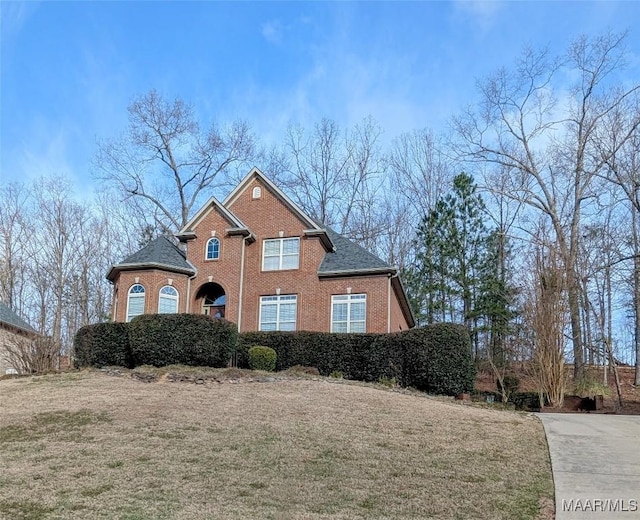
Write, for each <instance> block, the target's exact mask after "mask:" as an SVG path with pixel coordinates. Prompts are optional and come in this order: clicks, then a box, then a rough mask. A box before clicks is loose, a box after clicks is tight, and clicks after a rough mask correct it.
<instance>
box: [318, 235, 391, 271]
mask: <svg viewBox="0 0 640 520" xmlns="http://www.w3.org/2000/svg"><path fill="white" fill-rule="evenodd" d="M326 231H327V235H329V238H330V239H331V241H332V242H333V245H334V246H335V248H336V250H335V252H333V253H326V254H325V256H324V259H323V260H322V263H321V264H320V268H319V269H318V274H321V275H322V274H325V275H326V274H332V273H336V274H338V273H341V272H345V273H351V272H358V271H362V272H366V271H382V272H384V271H387V272H389V273H395V269H394V268H393V267H391V266H390V265H389V264H388V263H386V262H384V261H383V260H381V259H380V258H378V257H377V256H376V255H374V254H372V253H370V252H369V251H367V250H366V249H364V248H362V247H360V246H359V245H358V244H356V243H355V242H352V241H351V240H349V239H348V238H345V237H343V236H342V235H340V234H339V233H336V232H335V231H333V230H332V229H330V228H326Z"/></svg>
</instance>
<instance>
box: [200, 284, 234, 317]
mask: <svg viewBox="0 0 640 520" xmlns="http://www.w3.org/2000/svg"><path fill="white" fill-rule="evenodd" d="M196 302H197V303H198V304H199V306H200V311H201V312H202V314H206V315H208V316H212V317H214V318H224V315H225V307H226V305H227V295H226V293H225V292H224V289H223V288H222V286H221V285H220V284H218V283H215V282H208V283H205V284H203V285H202V286H201V287H200V289H198V292H197V293H196Z"/></svg>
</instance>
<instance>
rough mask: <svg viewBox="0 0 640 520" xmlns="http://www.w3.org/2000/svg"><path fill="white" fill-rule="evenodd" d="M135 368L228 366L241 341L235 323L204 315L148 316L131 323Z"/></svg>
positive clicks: (130, 335)
mask: <svg viewBox="0 0 640 520" xmlns="http://www.w3.org/2000/svg"><path fill="white" fill-rule="evenodd" d="M129 326H130V328H129V341H130V344H131V354H132V357H133V363H134V365H135V366H139V365H153V366H157V367H160V366H166V365H190V366H209V367H218V368H222V367H226V366H227V365H228V363H229V360H230V359H231V355H232V354H233V350H234V347H235V344H236V341H237V329H236V326H235V324H234V323H231V322H228V321H226V320H221V319H212V318H210V317H209V316H205V315H202V314H144V315H141V316H138V317H136V318H134V319H133V320H132V321H131V323H130V324H129Z"/></svg>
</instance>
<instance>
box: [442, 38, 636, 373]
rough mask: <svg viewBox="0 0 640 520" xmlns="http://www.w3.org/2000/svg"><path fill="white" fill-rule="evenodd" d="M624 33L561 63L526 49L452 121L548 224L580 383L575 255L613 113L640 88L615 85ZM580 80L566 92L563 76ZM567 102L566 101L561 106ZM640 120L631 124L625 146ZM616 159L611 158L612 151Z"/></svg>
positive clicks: (578, 45)
mask: <svg viewBox="0 0 640 520" xmlns="http://www.w3.org/2000/svg"><path fill="white" fill-rule="evenodd" d="M624 40H625V35H624V34H622V35H620V34H613V33H608V34H605V35H603V36H599V37H596V38H593V39H588V38H586V37H582V38H579V39H577V40H576V41H575V42H574V43H573V44H572V45H571V46H570V47H569V49H568V51H567V53H566V55H565V56H564V57H563V58H562V59H551V58H550V57H549V55H548V53H547V52H546V51H539V52H536V51H533V50H526V51H525V52H524V53H523V56H522V58H521V59H520V60H519V61H518V62H517V63H516V66H515V67H514V69H513V70H511V71H507V70H501V71H499V72H498V73H497V74H495V75H494V76H492V77H490V78H489V79H488V80H486V81H484V82H482V83H481V84H480V92H481V101H480V107H479V109H478V110H477V111H474V110H472V109H470V110H468V111H467V113H466V114H465V115H463V116H461V117H458V118H456V119H455V120H454V126H455V129H456V130H457V133H458V135H459V137H460V138H461V139H460V141H459V143H458V146H459V151H460V152H461V153H462V155H463V156H464V157H466V158H468V159H470V160H473V161H480V162H485V163H486V162H488V163H493V164H497V165H499V166H500V167H504V168H508V169H510V170H511V171H512V172H514V175H513V178H512V185H511V186H510V188H509V190H508V193H509V194H510V195H511V196H512V197H514V198H517V199H518V200H521V201H523V202H525V203H526V204H528V205H530V206H531V207H533V208H535V209H536V210H537V211H539V212H541V213H542V214H543V215H545V216H546V218H548V219H549V221H550V223H551V225H552V228H553V231H554V234H555V240H556V242H557V247H558V252H559V254H560V257H561V260H562V262H561V263H562V265H563V266H564V268H565V270H566V272H565V276H566V288H567V298H568V304H569V309H570V323H571V336H572V343H573V358H574V366H575V377H576V378H578V379H580V378H582V376H583V371H584V355H583V345H582V328H581V319H580V310H581V309H580V293H581V288H580V277H579V273H578V272H577V265H576V260H577V255H578V252H579V245H580V232H581V227H580V224H581V219H582V216H583V212H584V209H585V206H586V205H587V204H588V203H589V202H590V201H592V200H594V198H595V195H596V192H595V191H594V179H595V178H596V176H597V175H599V174H600V173H602V171H603V170H604V168H605V167H606V165H607V162H608V161H609V159H610V156H609V155H607V154H603V153H602V150H601V149H600V147H599V146H598V140H599V138H600V133H601V131H602V129H603V127H604V126H605V124H606V120H607V117H608V114H610V113H611V112H612V111H614V110H616V109H617V108H618V107H621V106H624V105H625V104H626V103H628V102H629V100H630V99H632V98H633V97H634V96H635V95H636V93H637V91H638V89H639V88H640V87H639V86H632V87H631V88H628V89H620V88H613V87H611V81H612V80H613V77H614V74H615V73H616V72H617V71H618V70H620V69H621V67H622V66H623V57H624V54H625V49H624ZM563 73H567V74H568V75H569V76H570V77H573V78H575V82H574V84H573V86H572V88H571V89H569V90H568V91H565V90H563V84H562V78H563V76H562V74H563ZM561 99H567V101H566V102H565V103H561V102H560V100H561ZM638 122H639V119H637V118H635V119H633V120H631V121H629V123H630V126H629V127H627V128H626V129H625V132H624V133H623V135H624V136H625V137H622V136H621V139H620V143H619V145H620V146H621V145H622V143H623V142H624V141H625V140H626V139H628V138H629V137H630V136H631V135H632V134H633V131H634V128H635V127H637V125H638ZM610 153H613V151H611V152H610Z"/></svg>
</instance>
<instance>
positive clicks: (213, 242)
mask: <svg viewBox="0 0 640 520" xmlns="http://www.w3.org/2000/svg"><path fill="white" fill-rule="evenodd" d="M205 258H206V259H207V260H217V259H218V258H220V240H218V239H217V238H210V239H209V240H207V253H206V257H205Z"/></svg>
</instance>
